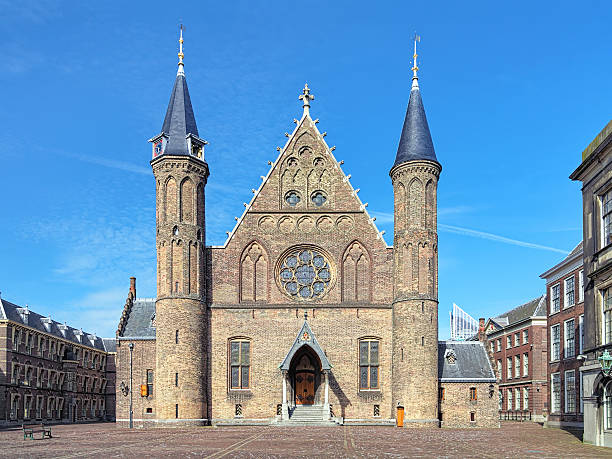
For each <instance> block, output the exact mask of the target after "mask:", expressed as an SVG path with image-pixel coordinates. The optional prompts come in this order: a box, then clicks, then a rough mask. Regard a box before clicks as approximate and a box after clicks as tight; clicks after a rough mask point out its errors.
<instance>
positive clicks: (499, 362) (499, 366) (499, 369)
mask: <svg viewBox="0 0 612 459" xmlns="http://www.w3.org/2000/svg"><path fill="white" fill-rule="evenodd" d="M497 373H498V374H499V377H500V378H501V375H502V361H501V359H497Z"/></svg>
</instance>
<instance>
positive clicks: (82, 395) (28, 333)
mask: <svg viewBox="0 0 612 459" xmlns="http://www.w3.org/2000/svg"><path fill="white" fill-rule="evenodd" d="M0 340H1V341H2V342H3V344H2V345H1V346H0V386H2V387H1V388H0V425H4V426H10V425H17V424H21V423H23V422H26V423H27V422H28V421H32V422H34V421H44V422H45V423H54V422H81V421H99V420H114V413H115V382H114V377H115V375H114V370H113V369H114V354H113V351H114V344H115V340H114V339H112V340H107V339H102V338H100V337H97V336H96V335H92V334H89V333H86V332H83V330H77V329H75V328H72V327H70V326H68V325H66V324H65V323H63V324H62V323H59V322H56V321H54V320H52V319H51V318H50V317H44V316H41V315H40V314H37V313H36V312H34V311H31V310H30V309H29V308H28V307H27V306H26V307H20V306H18V305H16V304H14V303H11V302H9V301H6V300H4V299H0Z"/></svg>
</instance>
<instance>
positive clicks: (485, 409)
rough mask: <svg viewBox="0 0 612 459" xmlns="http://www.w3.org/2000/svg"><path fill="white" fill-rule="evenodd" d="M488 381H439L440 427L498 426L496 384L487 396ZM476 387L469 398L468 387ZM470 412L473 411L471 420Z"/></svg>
mask: <svg viewBox="0 0 612 459" xmlns="http://www.w3.org/2000/svg"><path fill="white" fill-rule="evenodd" d="M489 384H490V383H448V382H444V383H440V388H441V389H443V391H444V396H443V398H442V399H440V416H441V419H442V423H441V427H453V428H462V427H499V421H498V412H497V386H494V389H493V396H489ZM471 388H475V389H476V400H471V397H470V389H471ZM470 413H474V421H472V420H471V419H472V418H471V416H470Z"/></svg>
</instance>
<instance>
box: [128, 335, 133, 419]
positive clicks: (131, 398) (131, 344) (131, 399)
mask: <svg viewBox="0 0 612 459" xmlns="http://www.w3.org/2000/svg"><path fill="white" fill-rule="evenodd" d="M128 347H129V348H130V429H133V428H134V407H133V405H132V402H133V397H132V354H133V352H134V343H130V344H129V345H128Z"/></svg>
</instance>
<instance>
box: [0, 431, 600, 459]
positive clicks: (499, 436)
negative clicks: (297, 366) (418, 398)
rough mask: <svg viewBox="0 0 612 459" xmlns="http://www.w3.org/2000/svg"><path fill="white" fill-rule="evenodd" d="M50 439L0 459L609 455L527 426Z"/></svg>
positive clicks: (93, 434) (21, 443)
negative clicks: (9, 458) (5, 458)
mask: <svg viewBox="0 0 612 459" xmlns="http://www.w3.org/2000/svg"><path fill="white" fill-rule="evenodd" d="M52 429H53V438H52V439H47V440H41V439H39V438H40V435H36V438H37V439H36V440H23V435H22V433H21V429H19V430H17V429H14V430H3V431H0V456H2V457H11V458H18V457H37V458H38V457H56V458H82V457H104V458H106V457H138V458H146V457H169V456H173V457H175V458H178V457H208V458H215V459H217V458H222V457H226V458H229V457H239V458H253V457H269V458H284V457H308V458H312V457H325V458H344V457H389V458H391V457H392V458H396V457H452V458H457V457H511V458H524V457H572V458H574V457H612V450H610V449H609V448H601V447H595V446H590V445H583V444H582V443H581V442H580V441H579V440H578V439H577V438H576V437H575V436H573V435H572V434H570V433H568V432H564V431H561V430H558V429H546V430H544V429H543V428H542V427H540V426H538V425H536V424H531V423H524V424H519V423H505V424H503V425H502V428H501V429H397V428H394V427H359V426H351V427H218V428H215V427H199V428H198V427H193V428H188V429H150V430H142V429H134V430H132V431H129V430H127V429H119V428H117V427H115V425H114V424H110V423H105V424H80V425H58V426H53V427H52Z"/></svg>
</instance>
